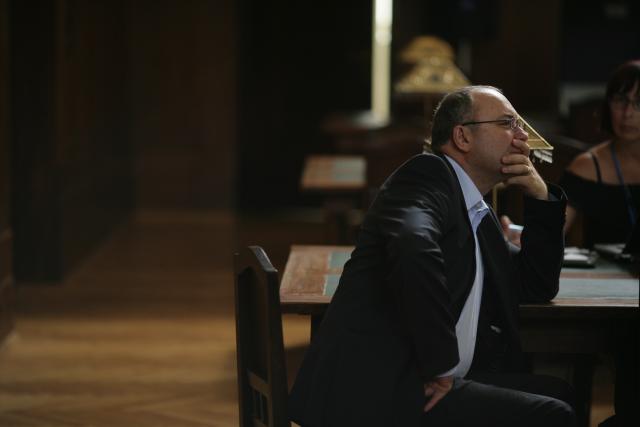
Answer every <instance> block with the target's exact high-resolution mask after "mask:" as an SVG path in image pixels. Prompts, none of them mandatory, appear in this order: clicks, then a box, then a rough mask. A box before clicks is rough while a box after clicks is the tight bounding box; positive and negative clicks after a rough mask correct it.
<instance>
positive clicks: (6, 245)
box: [0, 0, 13, 343]
mask: <svg viewBox="0 0 640 427" xmlns="http://www.w3.org/2000/svg"><path fill="white" fill-rule="evenodd" d="M8 23H9V20H8V17H7V0H0V343H2V341H3V340H4V338H5V337H6V336H7V334H8V333H9V332H10V331H11V328H12V319H11V302H10V296H11V289H12V283H13V278H12V268H11V262H12V256H11V255H12V249H11V226H10V222H9V212H10V202H11V200H10V199H11V194H10V184H9V179H10V170H9V167H10V162H9V96H8V91H9V84H8V80H9V49H8V46H9V43H8V36H9V34H8V31H7V25H8Z"/></svg>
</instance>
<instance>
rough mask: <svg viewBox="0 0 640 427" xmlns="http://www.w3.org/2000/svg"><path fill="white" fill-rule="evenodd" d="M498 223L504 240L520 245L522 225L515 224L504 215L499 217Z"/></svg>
mask: <svg viewBox="0 0 640 427" xmlns="http://www.w3.org/2000/svg"><path fill="white" fill-rule="evenodd" d="M500 225H501V226H502V233H503V234H504V238H505V240H507V241H509V242H511V243H513V244H514V245H516V246H517V247H520V245H521V244H520V236H522V226H519V225H516V224H514V223H513V222H511V218H509V217H508V216H506V215H502V216H501V217H500Z"/></svg>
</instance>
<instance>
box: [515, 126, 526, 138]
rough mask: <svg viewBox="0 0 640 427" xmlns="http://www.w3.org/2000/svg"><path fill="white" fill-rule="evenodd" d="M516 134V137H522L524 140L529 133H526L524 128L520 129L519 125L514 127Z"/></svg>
mask: <svg viewBox="0 0 640 427" xmlns="http://www.w3.org/2000/svg"><path fill="white" fill-rule="evenodd" d="M516 136H517V138H518V139H522V140H524V141H527V140H528V139H529V134H528V133H527V131H526V130H524V129H522V128H521V127H517V128H516Z"/></svg>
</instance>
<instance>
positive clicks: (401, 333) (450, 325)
mask: <svg viewBox="0 0 640 427" xmlns="http://www.w3.org/2000/svg"><path fill="white" fill-rule="evenodd" d="M526 141H527V133H526V132H525V131H524V129H523V123H522V122H521V120H520V119H519V116H518V114H517V113H516V111H515V109H514V108H513V106H512V105H511V104H510V103H509V101H508V100H507V99H506V98H505V97H504V96H503V95H502V93H501V92H500V91H499V90H498V89H496V88H493V87H489V86H471V87H466V88H463V89H460V90H457V91H455V92H452V93H450V94H448V95H447V96H446V97H445V98H444V99H443V101H442V102H441V103H440V105H439V106H438V109H437V110H436V112H435V114H434V122H433V132H432V148H433V151H434V152H435V153H436V154H437V155H432V154H421V155H418V156H415V157H413V158H411V159H410V160H408V161H407V162H406V163H405V164H403V165H402V166H401V167H400V168H398V170H396V171H395V172H394V173H393V174H392V175H391V176H390V177H389V178H388V179H387V181H386V182H385V183H384V185H383V186H382V187H381V189H380V192H379V194H378V197H377V198H376V200H375V201H374V203H373V204H372V206H371V208H370V209H369V211H368V213H367V215H366V217H365V220H364V222H363V225H362V228H361V231H360V233H359V236H358V241H357V244H356V248H355V250H354V251H353V253H352V255H351V259H350V260H349V262H348V263H347V264H346V265H345V269H344V272H343V274H342V277H341V279H340V284H339V286H338V289H337V291H336V294H335V296H334V297H333V300H332V302H331V304H330V306H329V308H328V310H327V312H326V315H325V317H324V319H323V322H322V324H321V326H320V328H319V330H318V332H317V334H316V336H315V337H314V339H313V342H312V343H311V346H310V348H309V350H308V352H307V354H306V356H305V360H304V362H303V364H302V367H301V368H300V371H299V373H298V376H297V378H296V382H295V385H294V388H293V390H292V392H291V397H290V414H291V418H292V420H294V421H296V422H297V423H298V424H300V425H301V426H303V427H320V426H380V427H382V426H385V427H387V426H399V427H400V426H401V427H406V426H466V425H469V426H485V425H486V426H540V425H544V426H545V427H552V426H570V425H574V423H575V420H574V418H575V415H574V413H573V410H572V408H571V406H570V405H569V404H568V403H567V401H570V400H571V397H570V395H571V392H570V390H569V387H568V385H566V384H565V383H564V382H563V381H561V380H559V379H555V378H551V377H543V376H536V375H532V374H527V373H523V362H522V353H521V347H520V342H519V334H518V322H517V314H518V304H519V303H520V302H546V301H549V300H551V299H552V298H553V297H554V296H555V295H556V293H557V291H558V278H559V274H560V268H561V264H562V255H563V237H562V226H563V223H564V211H565V200H566V198H565V196H564V194H563V193H562V191H561V190H560V189H558V188H553V187H552V186H551V185H549V186H547V185H546V184H545V183H544V181H543V180H542V179H541V178H540V176H539V175H538V173H537V172H536V170H535V168H534V167H533V165H532V164H531V162H530V160H529V147H528V145H527V143H526ZM499 182H504V183H505V184H507V185H514V186H518V187H520V188H521V189H522V191H523V193H524V195H525V202H524V207H525V212H524V231H523V233H522V239H521V242H522V249H521V250H519V249H518V248H516V247H514V246H512V245H510V244H509V243H507V242H506V241H505V239H504V237H503V234H502V232H501V230H500V225H499V222H498V221H497V219H496V216H495V214H494V213H493V211H491V210H490V208H488V206H486V204H485V203H484V201H483V199H482V195H484V194H486V193H488V192H489V191H490V190H491V189H492V188H493V186H494V185H496V184H497V183H499Z"/></svg>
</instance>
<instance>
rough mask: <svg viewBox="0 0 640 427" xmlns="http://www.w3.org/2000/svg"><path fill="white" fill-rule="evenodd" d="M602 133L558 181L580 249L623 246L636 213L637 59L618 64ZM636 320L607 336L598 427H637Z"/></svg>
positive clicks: (639, 199) (639, 152) (639, 146)
mask: <svg viewBox="0 0 640 427" xmlns="http://www.w3.org/2000/svg"><path fill="white" fill-rule="evenodd" d="M602 128H603V130H605V131H607V132H608V133H610V134H611V139H609V140H607V141H605V142H603V143H601V144H598V145H596V146H595V147H593V148H592V149H590V150H589V151H586V152H585V153H582V154H581V155H579V156H577V157H576V158H575V159H574V160H573V162H572V163H571V164H570V165H569V167H568V168H567V170H566V171H565V173H564V176H563V177H562V179H561V181H560V186H561V187H562V188H563V189H564V190H565V192H566V193H567V197H568V199H569V200H568V204H567V221H566V224H565V232H566V231H567V230H568V229H569V228H570V227H571V226H572V225H573V224H574V222H575V218H576V216H577V215H578V214H582V215H583V216H584V220H585V224H584V225H585V227H584V237H585V241H584V243H585V246H589V247H590V246H592V245H593V244H594V243H620V242H625V241H626V240H627V239H628V238H629V236H630V234H631V230H632V228H633V226H634V224H635V223H636V222H637V221H638V215H639V214H640V60H633V61H629V62H626V63H624V64H622V65H621V66H620V67H618V68H617V69H616V70H615V71H614V72H613V74H612V76H611V78H610V79H609V83H608V84H607V94H606V99H605V102H604V105H603V115H602ZM638 329H639V328H638V319H637V317H636V319H635V320H634V321H630V322H628V323H627V324H626V325H624V326H619V327H617V328H616V329H615V330H612V331H610V334H609V337H610V339H611V348H612V353H613V355H614V359H615V371H616V372H615V402H614V405H615V412H616V414H615V415H614V416H612V417H610V418H608V419H607V420H605V421H604V422H603V423H601V424H600V427H614V426H638V425H640V408H639V406H638V405H639V403H640V402H638V396H639V393H638V389H639V382H640V373H639V370H638V362H639V360H638V359H639V358H640V356H639V352H638Z"/></svg>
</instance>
